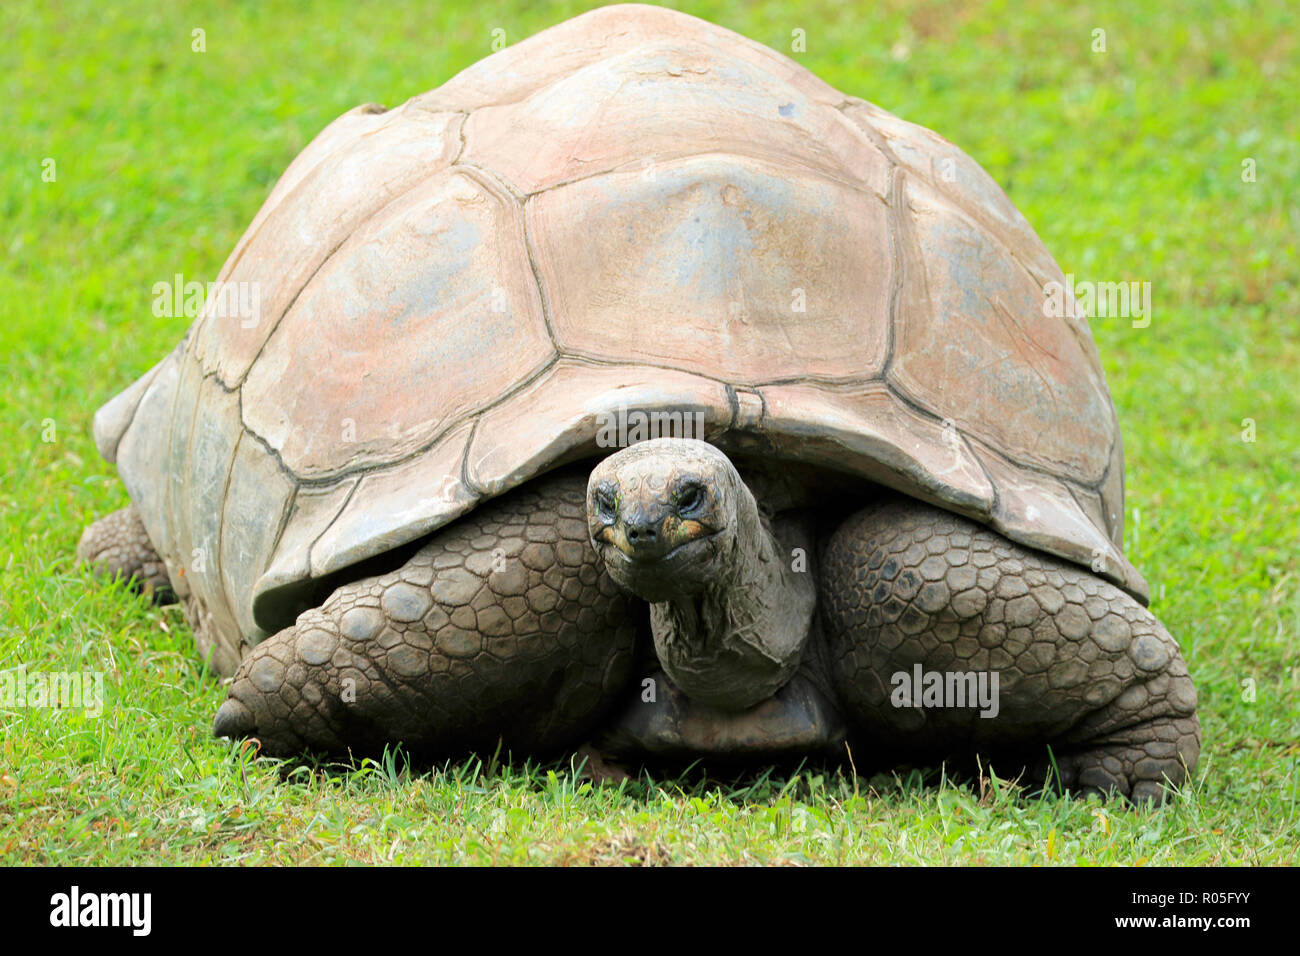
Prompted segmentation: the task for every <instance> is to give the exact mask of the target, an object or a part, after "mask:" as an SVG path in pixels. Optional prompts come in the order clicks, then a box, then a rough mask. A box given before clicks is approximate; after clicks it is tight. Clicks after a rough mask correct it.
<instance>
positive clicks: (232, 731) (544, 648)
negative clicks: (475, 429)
mask: <svg viewBox="0 0 1300 956" xmlns="http://www.w3.org/2000/svg"><path fill="white" fill-rule="evenodd" d="M585 499H586V486H585V481H584V480H583V479H582V478H581V477H579V476H575V475H567V476H564V475H562V476H558V477H551V478H548V479H543V480H541V481H539V482H536V483H534V484H533V485H529V486H527V487H525V488H522V489H520V490H519V491H517V492H514V493H512V494H510V495H507V496H505V497H503V498H501V499H498V500H497V501H495V502H493V503H491V504H489V505H486V506H484V507H482V508H480V509H479V510H477V511H475V512H474V513H472V514H470V515H468V516H466V517H465V518H464V519H462V520H461V521H459V522H457V523H456V524H454V525H452V526H450V527H449V528H448V529H447V530H445V531H443V532H441V533H440V534H438V535H437V536H435V537H434V538H433V540H432V541H430V543H429V544H427V545H425V547H423V548H422V549H421V550H420V551H418V552H417V553H416V554H415V556H414V557H412V558H411V559H410V560H409V561H407V562H406V564H404V565H402V567H400V568H399V569H397V570H396V571H392V572H389V573H387V574H382V575H378V576H375V577H370V578H364V579H361V580H359V581H355V582H352V583H349V584H346V585H344V586H342V587H340V588H338V589H337V590H336V591H334V592H333V593H332V594H331V595H330V597H329V598H328V599H326V601H325V603H324V604H322V605H321V606H320V607H319V608H314V609H312V610H309V611H306V612H304V613H303V614H301V615H299V617H298V620H297V622H296V623H295V624H294V625H293V626H292V627H289V628H286V629H285V630H283V631H280V632H279V633H278V634H275V635H274V636H272V637H270V638H268V639H267V640H265V641H263V642H262V643H261V644H259V645H258V646H257V647H255V648H253V649H252V650H251V651H250V652H249V653H248V655H247V656H246V657H245V658H244V660H243V662H242V663H241V664H240V666H239V669H238V671H237V672H236V674H235V678H234V681H233V682H232V684H231V687H230V696H229V699H228V700H227V701H226V702H225V704H223V705H222V707H221V710H220V711H219V712H218V714H217V717H216V720H215V722H214V725H213V733H214V734H215V735H216V736H219V737H220V736H231V737H254V736H255V737H257V738H258V740H259V741H260V742H261V744H262V752H263V753H265V754H267V755H270V756H285V755H288V754H292V753H297V752H299V751H302V750H308V749H310V750H318V751H326V752H334V753H344V752H348V751H350V752H353V753H371V752H377V751H379V750H380V749H381V748H382V747H383V746H384V745H385V744H395V743H399V742H400V743H401V744H403V745H404V746H405V748H406V749H407V750H408V752H411V753H420V754H435V753H436V754H450V753H460V752H469V751H472V750H484V749H485V750H488V751H491V750H493V749H495V748H496V747H497V746H501V747H502V753H503V754H504V753H506V752H507V751H508V750H509V749H511V748H514V749H516V750H519V751H520V752H523V751H525V750H526V751H528V752H545V751H551V750H556V749H558V748H560V747H563V746H566V745H568V744H570V743H573V742H576V741H577V740H579V739H581V737H582V735H584V734H585V733H586V732H587V731H588V730H590V729H591V728H592V727H593V726H594V725H595V724H596V723H597V722H598V721H599V720H600V718H601V717H602V716H603V715H604V712H605V710H606V709H607V708H608V706H609V704H610V703H611V702H612V700H613V698H614V695H615V693H616V692H617V691H618V690H619V689H620V688H621V687H622V685H623V683H624V682H625V681H626V678H627V674H628V669H629V667H630V665H631V660H632V650H633V647H634V644H635V641H636V634H637V627H636V624H635V621H636V620H637V616H636V614H635V613H634V611H633V607H632V599H631V598H629V597H627V596H625V595H624V594H623V593H622V592H620V591H619V590H618V589H617V587H615V586H614V584H613V582H612V581H611V580H610V579H609V578H608V576H606V575H605V573H604V571H603V569H602V568H601V567H600V566H599V564H598V561H597V558H596V555H595V554H594V553H593V552H592V551H591V549H590V548H589V547H587V548H582V547H579V545H580V544H583V543H585V542H584V538H585V535H586V526H585V525H584V524H583V522H582V521H581V520H579V519H580V517H581V515H582V509H583V507H584V505H585Z"/></svg>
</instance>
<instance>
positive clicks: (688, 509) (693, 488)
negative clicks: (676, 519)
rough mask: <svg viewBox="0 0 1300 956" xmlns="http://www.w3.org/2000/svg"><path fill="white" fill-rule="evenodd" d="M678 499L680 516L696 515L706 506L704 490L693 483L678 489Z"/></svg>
mask: <svg viewBox="0 0 1300 956" xmlns="http://www.w3.org/2000/svg"><path fill="white" fill-rule="evenodd" d="M676 498H677V513H678V514H683V515H684V514H690V513H694V512H696V511H699V510H700V508H701V507H703V505H704V489H703V488H701V487H700V486H699V485H697V484H695V483H694V482H691V483H690V484H687V485H683V486H682V487H681V488H679V489H678V491H677V495H676Z"/></svg>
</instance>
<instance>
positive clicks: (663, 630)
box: [650, 483, 816, 711]
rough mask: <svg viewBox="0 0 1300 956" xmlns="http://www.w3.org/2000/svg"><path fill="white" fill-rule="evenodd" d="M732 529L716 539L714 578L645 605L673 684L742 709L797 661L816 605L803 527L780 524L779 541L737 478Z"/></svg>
mask: <svg viewBox="0 0 1300 956" xmlns="http://www.w3.org/2000/svg"><path fill="white" fill-rule="evenodd" d="M738 484H739V487H738V489H737V490H738V495H737V501H736V519H737V520H736V528H735V534H733V535H729V536H728V540H726V541H724V542H723V543H722V550H721V552H720V553H719V555H718V558H717V560H716V564H715V567H716V574H715V576H714V578H713V579H712V580H711V581H710V582H709V583H708V584H707V585H706V586H705V587H704V589H703V590H702V591H700V592H698V593H695V594H691V595H682V596H679V597H675V598H671V599H669V600H667V601H662V602H657V603H653V604H651V605H650V622H651V625H652V627H653V630H654V644H655V651H656V652H657V653H658V655H659V662H660V664H661V665H662V666H663V668H664V671H665V672H666V673H667V674H668V676H669V677H670V678H672V680H673V683H674V684H676V685H677V687H678V688H679V689H680V690H681V691H682V692H683V693H685V694H686V695H687V696H688V697H690V698H691V699H693V700H696V701H699V702H700V703H703V704H708V705H711V706H714V707H717V708H718V709H720V710H727V711H738V710H745V709H747V708H749V707H752V706H754V705H755V704H758V703H760V702H761V701H764V700H766V699H768V698H769V697H771V696H772V695H773V694H774V693H775V692H776V691H777V690H778V689H779V688H780V687H781V686H782V685H783V684H785V683H786V681H788V680H789V679H790V678H791V677H792V676H793V675H794V672H795V670H796V669H797V668H798V666H799V660H800V657H801V656H802V652H803V647H804V644H805V643H806V641H807V640H808V635H809V630H810V627H811V625H812V616H813V609H814V606H815V604H816V586H815V584H814V581H813V574H812V571H811V569H810V568H809V567H808V565H807V563H806V560H805V562H804V563H803V564H802V565H801V567H802V568H803V569H802V570H800V571H795V570H792V567H791V564H792V560H793V559H792V556H791V550H792V549H793V548H795V547H801V548H803V549H804V555H805V556H807V555H810V554H811V552H812V545H811V536H810V534H808V532H807V529H803V528H796V527H791V528H789V529H787V528H785V527H782V529H781V530H782V532H783V538H785V539H786V540H780V541H779V540H778V539H777V537H776V536H775V535H774V534H773V532H772V529H771V527H770V525H769V523H768V521H767V519H766V518H765V517H764V516H763V515H762V514H761V513H760V512H759V508H758V505H757V503H756V502H755V500H754V496H753V495H752V494H751V493H750V491H749V489H748V488H747V487H745V485H744V484H743V483H738Z"/></svg>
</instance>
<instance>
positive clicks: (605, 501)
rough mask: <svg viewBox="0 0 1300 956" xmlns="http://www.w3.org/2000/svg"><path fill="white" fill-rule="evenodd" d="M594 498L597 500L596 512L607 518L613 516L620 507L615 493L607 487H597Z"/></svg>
mask: <svg viewBox="0 0 1300 956" xmlns="http://www.w3.org/2000/svg"><path fill="white" fill-rule="evenodd" d="M594 498H595V500H596V514H597V515H599V516H600V517H601V518H604V519H607V520H608V519H611V518H613V517H614V511H615V509H616V508H617V507H618V503H617V502H616V501H615V500H614V496H613V494H611V493H610V491H609V490H608V489H606V488H597V489H596V493H595V495H594Z"/></svg>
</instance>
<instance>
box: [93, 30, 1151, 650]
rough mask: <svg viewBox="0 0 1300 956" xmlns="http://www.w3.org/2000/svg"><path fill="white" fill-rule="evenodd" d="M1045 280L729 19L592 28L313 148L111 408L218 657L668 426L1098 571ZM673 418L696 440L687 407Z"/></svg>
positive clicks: (861, 116) (956, 163)
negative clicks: (191, 317)
mask: <svg viewBox="0 0 1300 956" xmlns="http://www.w3.org/2000/svg"><path fill="white" fill-rule="evenodd" d="M1059 277H1060V270H1059V269H1058V268H1057V266H1056V264H1055V263H1054V262H1053V261H1052V259H1051V256H1050V255H1049V254H1048V253H1047V250H1046V249H1045V248H1043V246H1042V243H1041V242H1040V241H1039V240H1038V238H1037V236H1035V235H1034V234H1033V230H1032V229H1031V228H1030V227H1029V225H1028V223H1026V222H1025V221H1024V219H1023V217H1021V216H1020V214H1019V213H1018V212H1016V210H1015V208H1014V207H1013V206H1012V205H1011V203H1010V202H1009V201H1008V200H1007V199H1006V197H1005V195H1003V194H1002V192H1001V190H999V189H998V188H997V186H996V185H995V184H994V183H993V182H992V180H991V179H989V178H988V176H987V174H985V173H984V172H983V171H982V170H980V169H979V167H978V166H977V165H976V164H975V163H974V162H973V161H972V160H971V159H970V158H969V157H967V156H965V154H963V153H961V152H960V150H957V148H956V147H955V146H952V144H950V143H947V142H946V141H945V140H942V139H941V138H940V137H937V136H935V135H934V134H932V133H930V132H929V131H928V130H923V129H921V128H920V127H916V126H913V125H912V124H909V123H906V122H904V121H903V120H900V119H898V118H897V117H894V116H892V115H891V114H888V113H886V112H885V111H883V110H881V109H879V108H878V107H874V106H872V105H871V104H868V103H865V102H863V101H861V100H856V99H852V98H850V97H846V96H844V95H842V94H840V93H839V92H837V91H835V90H834V89H832V88H831V87H829V86H827V85H826V84H824V83H822V82H821V81H820V80H818V79H817V78H816V77H813V76H812V75H811V74H810V73H808V72H807V71H806V70H804V69H803V68H802V67H801V66H799V65H798V64H796V63H794V62H792V61H791V60H789V59H787V58H785V57H783V56H781V55H780V54H777V53H775V52H773V51H771V50H768V49H766V48H764V47H762V46H760V45H758V44H755V43H753V42H751V41H749V40H747V39H744V38H742V37H739V36H737V35H736V34H734V33H731V32H729V31H726V30H724V29H722V28H719V27H715V26H713V25H711V24H706V23H704V22H703V21H700V20H696V19H695V18H692V17H689V16H686V15H684V14H678V13H675V12H672V11H667V10H662V9H659V8H652V7H638V6H631V7H609V8H602V9H600V10H596V11H593V12H591V13H588V14H585V15H583V16H581V17H577V18H575V19H573V20H571V21H568V22H567V23H565V24H562V25H560V26H558V27H556V28H554V29H552V30H549V31H546V32H545V33H542V34H539V35H538V36H536V37H533V38H531V39H529V40H526V41H524V42H521V43H519V44H516V45H515V46H512V47H508V48H506V49H505V50H503V51H501V52H500V53H498V54H495V55H494V56H492V57H489V58H487V59H486V60H484V61H482V62H481V63H479V64H476V65H475V66H473V67H471V68H469V69H468V70H466V71H464V72H463V73H461V74H459V75H458V76H457V77H455V78H453V79H451V80H450V81H448V82H447V83H446V84H445V85H444V86H443V87H441V88H439V89H438V90H434V91H432V92H431V93H427V94H424V95H422V96H419V97H416V98H415V99H413V100H411V101H409V102H408V103H407V104H405V105H404V106H402V107H399V108H397V109H394V110H389V111H383V110H382V109H381V108H377V107H364V108H360V109H358V110H354V111H352V112H350V113H348V114H346V115H345V116H344V117H342V118H340V119H339V120H338V121H336V122H335V123H334V124H331V126H330V127H329V128H327V130H326V131H325V132H323V133H322V134H321V135H320V136H319V137H317V139H316V140H313V142H312V143H311V144H310V145H309V146H308V147H307V149H305V150H304V151H303V153H302V155H301V156H300V157H299V158H298V159H297V160H296V161H295V162H294V163H293V164H292V165H291V166H290V168H289V170H288V171H287V172H286V173H285V175H284V177H282V179H281V181H280V182H279V183H278V184H277V185H276V187H275V188H274V190H273V191H272V193H271V195H270V197H269V198H268V200H267V202H266V204H265V205H264V206H263V208H262V210H261V212H259V213H258V215H257V217H256V218H255V219H254V221H253V223H252V225H251V226H250V227H249V230H248V232H247V233H246V234H245V236H244V238H243V239H242V240H241V241H240V243H239V244H238V245H237V246H236V248H235V251H234V252H233V253H232V255H231V257H230V259H229V261H228V262H227V264H226V266H225V268H224V269H223V270H222V273H221V276H220V278H221V279H222V280H223V281H232V282H255V283H257V284H258V287H259V289H260V296H259V298H260V302H261V304H262V310H261V312H260V314H259V315H258V316H257V317H256V321H254V322H252V323H245V322H241V321H240V320H239V317H237V316H236V317H233V318H232V317H229V316H223V315H220V314H217V312H216V311H215V310H211V309H210V310H209V311H208V312H206V313H205V314H204V315H202V316H200V318H199V319H198V321H197V322H196V323H195V327H194V329H193V330H192V331H191V334H190V335H189V337H188V338H187V340H186V341H185V342H184V343H182V346H181V347H180V348H179V349H178V350H177V351H176V352H175V353H173V354H172V355H171V356H169V357H168V358H167V359H166V360H164V361H163V362H162V363H160V364H159V365H158V366H157V367H155V369H153V370H151V371H150V372H149V373H147V374H146V375H145V376H144V377H143V378H142V379H141V380H140V382H139V383H137V384H136V385H134V386H132V387H131V388H129V389H127V390H126V391H125V392H124V393H123V394H122V395H121V396H120V397H119V398H118V399H115V400H114V401H112V402H110V403H109V404H108V405H106V406H105V407H104V409H102V410H101V412H100V413H99V415H98V416H97V419H96V441H97V442H98V444H99V447H100V449H101V451H102V452H103V454H104V455H105V457H108V458H110V459H111V458H112V457H113V456H116V458H117V462H118V466H119V470H120V471H121V474H122V476H123V479H124V481H125V483H126V485H127V489H128V491H129V492H130V494H131V496H132V498H133V500H135V501H136V503H137V505H138V506H139V507H140V509H141V511H142V514H143V517H144V521H145V526H146V528H147V529H148V531H149V534H150V536H151V537H152V538H153V540H154V543H155V544H156V545H157V546H158V548H159V551H160V553H161V554H162V556H163V558H164V559H165V560H166V562H167V565H168V571H169V573H170V574H171V576H172V578H173V581H176V582H178V589H179V590H180V591H181V592H182V594H183V595H189V596H190V597H191V598H192V601H193V603H194V605H195V606H196V607H197V609H198V613H199V614H200V615H201V616H202V617H203V619H204V620H206V621H209V622H210V623H211V625H212V626H213V627H214V628H216V630H217V632H218V637H219V640H218V645H219V646H218V647H216V649H215V650H216V651H217V652H218V657H217V660H216V662H215V663H216V666H217V667H218V668H220V669H228V668H229V667H230V666H233V665H232V664H231V661H232V660H237V656H238V655H237V653H236V652H237V649H238V645H239V643H240V641H243V642H246V643H250V644H251V643H255V642H256V641H258V640H260V639H261V638H262V637H263V636H265V635H266V634H268V633H272V632H274V631H275V630H276V629H278V628H280V627H283V626H285V625H287V624H289V623H291V622H292V619H293V616H294V614H296V613H297V611H298V610H301V609H302V602H303V601H304V600H305V598H306V596H307V595H308V594H310V593H312V591H311V588H312V587H313V586H314V585H313V582H316V581H319V580H320V579H322V578H326V577H329V576H331V575H338V574H341V573H346V572H347V570H348V569H349V568H350V567H351V566H352V565H354V564H356V563H358V562H361V561H364V560H366V559H369V558H373V557H376V556H379V555H382V554H384V553H385V552H387V551H389V550H391V549H393V548H396V547H399V546H402V545H404V544H407V543H410V542H412V541H415V540H417V539H418V538H420V537H421V536H424V535H428V534H430V533H431V532H433V531H436V530H437V529H438V528H439V527H441V526H443V525H445V524H446V523H447V522H449V521H453V520H455V519H456V518H457V517H458V516H460V515H463V514H465V513H466V512H468V511H469V510H471V509H472V508H474V507H475V506H476V505H477V504H478V503H479V502H481V501H483V500H485V499H486V498H489V497H492V496H495V495H498V494H502V493H504V492H507V491H509V490H510V489H512V488H514V487H516V486H518V485H520V484H522V483H524V482H527V481H529V480H530V479H532V478H533V477H535V476H536V475H538V474H541V473H543V472H545V471H547V470H549V469H551V468H554V467H556V466H558V465H560V464H563V463H565V462H569V461H574V460H579V459H586V458H591V457H595V456H600V455H605V454H608V453H609V452H610V451H611V450H612V447H611V446H610V445H609V444H608V443H607V442H606V441H604V440H603V439H602V438H601V437H600V436H601V434H602V432H601V429H602V427H603V426H607V425H608V423H609V422H610V421H614V422H617V421H618V420H619V419H620V416H622V417H623V418H624V419H626V418H627V417H628V416H629V414H632V415H635V414H636V413H656V412H657V413H661V414H668V415H672V414H676V415H677V416H678V419H677V420H678V421H679V422H684V423H686V424H688V425H689V427H691V428H692V429H693V431H692V432H691V434H692V436H693V437H701V435H702V437H704V438H706V439H707V440H709V441H713V442H715V443H717V444H718V445H719V446H720V447H723V448H724V449H727V450H731V451H734V452H737V453H743V454H746V455H750V456H754V455H758V454H763V455H767V456H770V457H771V458H773V459H775V460H777V461H790V462H803V463H806V464H809V465H813V466H816V467H820V468H826V469H833V470H835V471H837V472H839V473H841V474H848V475H857V476H860V477H861V478H863V479H867V480H869V481H872V482H877V483H880V484H884V485H887V486H890V487H893V488H896V489H898V490H901V491H904V492H906V493H908V494H911V495H914V496H916V497H918V498H920V499H922V500H926V501H929V502H931V503H934V504H938V505H940V506H943V507H947V508H950V509H952V510H954V511H957V512H960V513H962V514H965V515H968V516H970V517H973V518H975V519H977V520H979V521H982V522H985V523H986V524H989V525H991V526H992V527H994V528H996V529H997V530H999V531H1001V532H1002V533H1003V534H1006V535H1008V536H1009V537H1011V538H1013V539H1014V540H1016V541H1018V542H1020V543H1022V544H1026V545H1029V546H1031V547H1035V548H1039V549H1041V550H1043V551H1046V552H1049V553H1052V554H1056V555H1058V556H1060V557H1062V558H1065V559H1067V560H1071V561H1076V562H1079V563H1082V564H1084V565H1087V566H1090V567H1093V568H1094V569H1096V570H1097V572H1098V573H1099V574H1102V575H1103V576H1105V577H1107V578H1109V579H1110V580H1112V581H1114V582H1115V583H1117V584H1119V585H1121V586H1123V587H1125V588H1126V589H1128V590H1129V591H1130V592H1131V593H1133V594H1134V595H1135V596H1137V597H1139V598H1140V599H1145V596H1146V584H1145V582H1144V581H1143V580H1142V578H1141V576H1140V575H1139V574H1138V573H1137V572H1136V571H1135V570H1134V569H1133V568H1132V566H1131V565H1129V564H1128V562H1127V561H1125V559H1124V557H1123V555H1122V553H1121V551H1120V543H1121V535H1122V531H1121V529H1122V519H1123V459H1122V447H1121V445H1120V437H1119V429H1118V424H1117V421H1116V418H1115V413H1114V409H1113V406H1112V405H1111V402H1110V398H1109V395H1108V393H1107V391H1106V386H1105V381H1104V378H1103V376H1102V372H1101V366H1100V362H1099V360H1098V358H1097V354H1096V348H1095V346H1094V345H1093V343H1092V339H1091V334H1090V332H1089V330H1088V328H1087V324H1086V322H1084V321H1083V320H1081V319H1074V318H1071V317H1070V316H1062V317H1055V316H1046V315H1044V314H1043V310H1042V302H1043V299H1044V296H1043V284H1044V283H1045V282H1048V281H1059ZM683 416H685V417H683Z"/></svg>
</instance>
